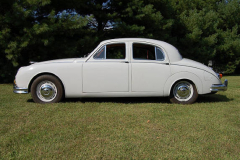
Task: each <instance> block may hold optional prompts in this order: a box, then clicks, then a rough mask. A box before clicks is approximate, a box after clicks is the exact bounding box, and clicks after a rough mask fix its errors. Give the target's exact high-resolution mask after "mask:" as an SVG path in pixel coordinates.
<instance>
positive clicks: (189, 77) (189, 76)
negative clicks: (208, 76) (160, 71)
mask: <svg viewBox="0 0 240 160" xmlns="http://www.w3.org/2000/svg"><path fill="white" fill-rule="evenodd" d="M182 80H184V81H188V82H190V83H192V84H194V85H195V86H196V89H197V92H198V94H201V93H202V81H201V80H200V78H199V77H198V76H197V75H195V74H193V73H191V72H180V73H176V74H173V75H172V76H171V77H169V78H168V79H167V81H166V83H165V86H164V95H165V96H170V94H171V90H172V88H173V86H174V84H176V83H177V82H179V81H182Z"/></svg>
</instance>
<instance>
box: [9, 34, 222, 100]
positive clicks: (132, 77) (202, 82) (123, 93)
mask: <svg viewBox="0 0 240 160" xmlns="http://www.w3.org/2000/svg"><path fill="white" fill-rule="evenodd" d="M115 43H125V45H126V58H125V59H105V60H102V59H94V58H93V55H94V54H95V53H96V52H97V51H98V50H99V49H100V48H101V47H103V46H105V45H107V44H115ZM133 43H143V44H150V45H153V46H156V47H159V48H161V49H162V50H163V52H164V54H165V59H164V60H163V61H157V60H136V59H134V58H133V55H132V50H133V48H132V45H133ZM43 74H52V75H54V76H56V77H58V78H59V79H60V80H61V82H62V84H63V87H64V91H65V97H66V98H73V97H139V96H141V97H144V96H151V97H154V96H169V95H170V92H171V88H172V86H173V85H174V83H175V82H177V81H178V80H182V79H186V80H189V81H192V82H193V83H194V84H195V85H196V88H197V92H198V94H207V93H211V90H210V88H211V86H212V85H213V84H217V85H222V82H221V80H220V79H219V78H218V76H217V74H216V73H215V72H214V71H213V70H212V69H211V68H209V67H207V66H205V65H203V64H201V63H198V62H195V61H192V60H189V59H184V58H182V56H181V55H180V53H179V52H178V50H177V49H176V48H175V47H174V46H172V45H170V44H168V43H166V42H162V41H158V40H152V39H144V38H123V39H112V40H106V41H103V42H101V43H100V44H99V45H98V46H97V47H96V48H95V49H94V50H93V51H92V52H91V53H90V54H89V55H88V57H86V58H72V59H61V60H52V61H45V62H39V63H35V64H32V65H29V66H26V67H21V68H20V69H19V71H18V73H17V75H16V77H15V80H16V84H15V85H16V87H15V91H14V92H15V93H20V92H18V91H20V90H21V89H24V90H25V91H26V90H28V91H27V92H31V91H30V86H31V84H32V81H33V80H34V78H36V77H38V76H39V75H43ZM27 92H26V93H27Z"/></svg>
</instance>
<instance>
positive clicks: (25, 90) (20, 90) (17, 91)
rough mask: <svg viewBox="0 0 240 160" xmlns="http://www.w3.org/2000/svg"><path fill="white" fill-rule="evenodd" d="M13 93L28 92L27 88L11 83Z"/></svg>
mask: <svg viewBox="0 0 240 160" xmlns="http://www.w3.org/2000/svg"><path fill="white" fill-rule="evenodd" d="M13 93H19V94H26V93H28V88H19V87H18V86H16V85H15V84H13Z"/></svg>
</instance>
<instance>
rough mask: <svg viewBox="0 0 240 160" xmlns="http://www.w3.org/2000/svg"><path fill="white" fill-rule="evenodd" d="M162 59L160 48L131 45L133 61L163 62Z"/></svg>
mask: <svg viewBox="0 0 240 160" xmlns="http://www.w3.org/2000/svg"><path fill="white" fill-rule="evenodd" d="M164 58H165V57H164V53H163V51H162V49H161V48H158V47H155V46H152V45H147V44H141V43H134V44H133V59H135V60H158V61H163V60H164Z"/></svg>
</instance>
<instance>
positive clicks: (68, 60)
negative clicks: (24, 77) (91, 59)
mask: <svg viewBox="0 0 240 160" xmlns="http://www.w3.org/2000/svg"><path fill="white" fill-rule="evenodd" d="M85 59H86V58H66V59H56V60H50V61H43V62H34V63H33V64H32V65H39V64H49V63H73V62H75V61H77V62H84V60H85Z"/></svg>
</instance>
